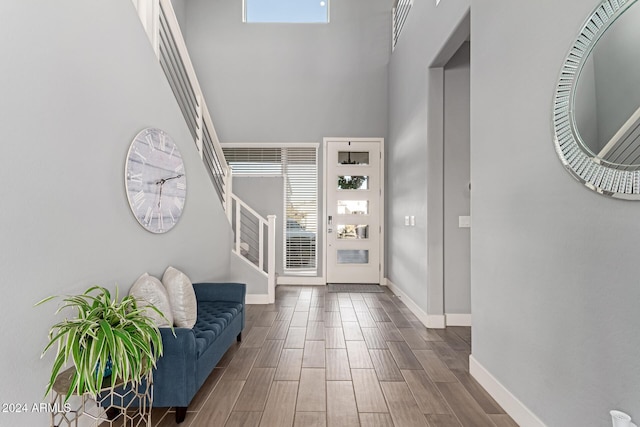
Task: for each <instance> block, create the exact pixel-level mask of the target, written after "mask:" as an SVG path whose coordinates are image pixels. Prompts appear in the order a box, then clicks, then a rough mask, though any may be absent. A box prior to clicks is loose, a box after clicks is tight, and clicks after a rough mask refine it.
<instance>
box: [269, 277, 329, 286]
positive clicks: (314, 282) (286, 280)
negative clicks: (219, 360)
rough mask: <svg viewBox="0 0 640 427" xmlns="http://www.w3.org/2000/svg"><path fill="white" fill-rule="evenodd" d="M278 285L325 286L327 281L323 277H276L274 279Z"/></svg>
mask: <svg viewBox="0 0 640 427" xmlns="http://www.w3.org/2000/svg"><path fill="white" fill-rule="evenodd" d="M276 284H278V285H295V286H325V285H326V284H327V281H326V280H325V279H324V277H305V276H278V278H277V279H276Z"/></svg>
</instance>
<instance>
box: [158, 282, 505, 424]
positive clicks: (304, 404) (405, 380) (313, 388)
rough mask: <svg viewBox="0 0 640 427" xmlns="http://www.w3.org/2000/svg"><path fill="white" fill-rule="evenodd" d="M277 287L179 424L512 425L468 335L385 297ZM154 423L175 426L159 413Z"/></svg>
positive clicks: (171, 415) (251, 312)
mask: <svg viewBox="0 0 640 427" xmlns="http://www.w3.org/2000/svg"><path fill="white" fill-rule="evenodd" d="M326 289H327V288H326V287H325V286H278V287H277V290H276V302H275V304H270V305H248V306H247V307H246V310H247V311H246V327H245V330H244V331H243V341H242V343H240V344H234V345H233V346H232V347H231V348H230V349H229V350H228V351H227V353H226V354H225V356H224V357H223V359H222V360H221V361H220V363H219V364H218V366H217V367H216V368H215V369H214V372H213V373H212V374H211V376H210V377H209V379H208V380H207V381H206V382H205V384H204V385H203V387H202V388H201V390H200V391H199V392H198V394H197V395H196V397H195V398H194V400H193V402H192V404H191V405H190V407H189V411H188V412H187V417H186V419H185V421H184V422H183V423H182V424H181V426H183V427H205V426H206V427H211V426H213V427H218V426H219V427H223V426H224V427H231V426H244V427H294V426H295V427H298V426H301V427H302V426H303V427H312V426H329V427H347V426H363V427H364V426H396V427H413V426H431V427H454V426H458V427H460V426H464V427H466V426H469V427H476V426H478V427H481V426H490V427H509V426H512V427H513V426H517V424H516V423H515V422H514V421H513V420H512V419H511V418H510V417H509V416H508V415H506V414H505V412H504V411H503V410H502V408H501V407H500V406H499V405H498V404H497V403H496V402H495V401H494V400H493V399H492V398H491V397H490V396H489V395H488V394H487V393H486V392H485V391H484V389H483V388H482V387H481V386H480V385H479V384H478V383H477V382H476V381H475V380H474V379H473V378H472V377H471V376H470V375H469V354H470V351H471V330H470V328H463V327H449V328H447V329H443V330H438V329H426V328H425V327H424V326H423V325H422V323H420V321H419V320H418V319H417V318H416V317H415V316H414V315H413V314H412V313H411V312H410V311H409V310H408V309H407V307H406V306H405V305H404V304H403V303H402V302H401V301H400V300H399V299H398V298H397V297H396V296H395V295H393V294H392V293H391V292H390V291H389V290H386V291H385V293H328V292H327V291H326ZM152 417H153V425H154V426H157V427H169V426H175V425H176V424H175V412H174V411H173V410H172V409H166V408H155V409H154V410H153V415H152Z"/></svg>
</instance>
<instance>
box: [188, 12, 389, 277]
mask: <svg viewBox="0 0 640 427" xmlns="http://www.w3.org/2000/svg"><path fill="white" fill-rule="evenodd" d="M186 6H187V7H186V16H187V20H186V21H187V30H186V32H187V37H186V39H187V45H188V47H189V53H190V56H191V59H192V61H193V63H194V66H195V69H196V70H197V73H198V79H199V80H200V85H201V86H202V90H203V91H204V94H205V99H206V101H207V105H208V107H209V110H210V111H211V116H212V117H213V121H214V123H215V124H216V130H217V132H218V136H219V137H220V140H221V141H223V142H277V143H278V142H317V143H321V142H322V138H323V137H328V136H337V137H342V136H344V137H386V136H387V115H388V88H387V75H388V72H387V64H388V62H389V54H390V50H391V49H390V46H391V0H349V1H346V2H345V1H334V2H332V3H331V22H330V23H329V24H309V25H307V24H255V23H254V24H246V23H243V22H242V1H241V0H238V1H210V0H189V1H188V2H187V5H186ZM323 152H324V150H323V149H322V147H321V148H320V150H319V155H321V153H323ZM323 167H324V166H323V163H322V160H321V159H320V161H319V164H318V171H319V181H320V188H319V192H318V197H319V199H320V200H319V202H320V206H319V209H320V210H319V212H322V200H321V199H322V181H323V175H322V171H323ZM319 217H320V216H319ZM323 225H324V221H322V220H320V221H319V224H318V235H319V236H321V235H322V233H323V232H324V231H323ZM322 251H323V248H322V240H319V242H318V253H319V254H321V253H322ZM318 271H319V274H321V272H322V271H323V266H322V257H320V256H319V257H318Z"/></svg>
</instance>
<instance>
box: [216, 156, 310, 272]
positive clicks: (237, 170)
mask: <svg viewBox="0 0 640 427" xmlns="http://www.w3.org/2000/svg"><path fill="white" fill-rule="evenodd" d="M223 151H224V154H225V157H226V159H227V162H228V164H229V166H230V167H231V169H232V170H233V174H234V175H241V176H249V177H250V176H254V177H260V176H274V175H278V176H283V177H284V188H283V192H284V206H283V213H284V215H283V217H284V218H285V219H286V220H285V221H283V222H282V223H283V229H282V233H283V242H284V244H283V246H284V247H283V253H284V256H283V263H284V265H283V268H284V272H285V274H290V275H296V274H298V275H301V274H302V275H315V274H316V273H317V264H318V263H317V240H318V239H317V235H318V149H317V147H316V146H309V147H291V146H287V147H264V148H262V147H255V146H251V147H239V146H234V147H223ZM248 202H249V203H250V201H248Z"/></svg>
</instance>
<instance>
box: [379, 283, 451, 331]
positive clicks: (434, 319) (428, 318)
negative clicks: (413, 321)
mask: <svg viewBox="0 0 640 427" xmlns="http://www.w3.org/2000/svg"><path fill="white" fill-rule="evenodd" d="M386 281H387V286H388V287H389V289H391V292H393V293H394V294H396V296H397V297H398V298H400V299H401V300H402V302H403V303H404V305H406V306H407V308H408V309H409V310H411V312H412V313H413V314H415V316H416V317H417V318H418V319H420V321H421V322H422V324H423V325H424V326H426V327H427V328H431V329H444V327H445V318H444V315H434V314H427V313H426V312H425V311H424V310H422V309H421V308H420V307H419V306H418V304H416V303H415V302H414V301H413V300H412V299H411V298H409V296H408V295H407V294H405V293H404V292H402V290H401V289H400V288H398V286H396V285H395V284H394V283H393V282H392V281H391V280H389V279H387V280H386Z"/></svg>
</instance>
